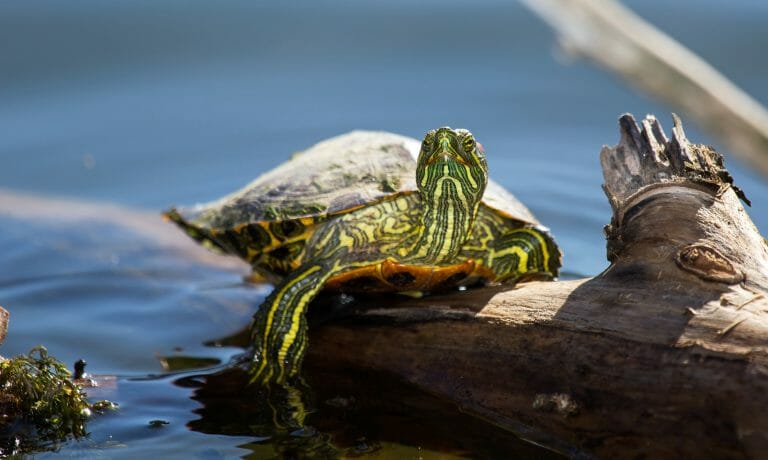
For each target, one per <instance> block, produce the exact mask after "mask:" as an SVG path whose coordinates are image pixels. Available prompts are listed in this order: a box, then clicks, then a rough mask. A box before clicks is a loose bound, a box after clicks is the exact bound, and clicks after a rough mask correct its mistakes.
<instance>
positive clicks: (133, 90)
mask: <svg viewBox="0 0 768 460" xmlns="http://www.w3.org/2000/svg"><path fill="white" fill-rule="evenodd" d="M629 5H630V6H632V7H633V8H635V10H636V11H638V12H639V13H640V14H641V15H643V16H644V17H646V18H647V19H649V20H651V21H652V22H653V23H655V24H656V25H658V26H659V27H660V28H662V29H663V30H665V31H667V32H668V33H670V34H671V35H673V36H674V37H675V38H677V39H679V40H680V41H682V42H683V43H684V44H686V45H687V46H689V47H690V48H692V49H693V50H694V51H696V52H697V53H699V54H700V55H702V56H703V57H704V58H705V59H707V60H708V61H709V62H711V63H712V64H713V65H714V66H715V67H717V68H718V69H721V70H722V71H723V72H724V73H725V74H726V75H727V76H728V77H729V78H731V79H733V80H734V81H735V82H736V83H737V84H738V85H739V86H741V87H742V88H744V89H745V90H747V92H749V93H750V94H752V95H753V96H754V97H755V98H756V99H758V100H759V101H760V102H762V103H763V104H766V103H768V85H766V84H765V81H766V75H768V60H766V59H765V52H764V48H765V45H766V43H768V28H766V27H765V22H766V19H768V6H766V5H765V4H762V3H760V2H754V1H747V0H740V1H731V2H715V1H692V0H686V1H678V2H674V3H673V4H670V3H669V2H663V1H642V2H640V1H633V2H629ZM713 32H716V33H713ZM669 111H670V108H669V107H666V106H664V105H663V104H662V103H659V102H656V101H653V100H650V99H649V98H647V97H646V96H644V95H641V94H638V93H635V92H633V91H632V89H630V88H628V87H626V86H625V85H624V84H623V83H622V82H621V81H619V80H617V79H616V78H615V77H613V76H610V75H607V74H605V73H603V72H602V71H600V70H599V69H595V68H593V67H591V66H590V65H589V64H587V63H585V62H583V61H571V60H570V59H569V58H568V57H566V56H563V55H562V54H561V53H560V52H559V51H558V50H557V48H556V47H555V46H554V44H553V38H552V34H551V32H550V31H549V30H548V29H547V28H546V27H545V26H544V25H543V24H542V23H541V22H540V21H539V20H538V19H537V18H536V17H534V16H533V15H532V14H531V13H530V12H528V11H527V10H526V9H524V8H523V7H522V6H521V5H519V4H517V3H515V2H511V1H501V0H479V1H457V0H451V1H441V2H438V1H435V0H429V1H421V2H407V1H403V0H395V1H393V0H390V1H387V2H383V1H381V2H365V3H361V2H352V1H343V2H329V1H314V2H309V1H301V2H291V3H288V2H247V1H235V2H228V3H226V4H222V3H219V2H217V3H211V2H202V1H192V2H181V1H176V0H171V1H166V2H154V1H135V2H121V3H118V2H98V1H82V0H72V1H68V2H57V1H37V2H22V1H10V2H9V1H6V2H2V3H0V187H2V188H5V189H10V190H13V191H16V192H24V193H32V194H37V195H43V196H47V197H56V198H62V197H66V198H71V199H77V200H87V201H98V202H105V203H115V204H119V205H122V206H126V207H130V208H135V209H139V210H144V211H151V212H156V211H159V210H161V209H163V208H165V207H167V206H168V205H171V204H190V203H194V202H197V201H207V200H210V199H213V198H217V197H219V196H221V195H223V194H225V193H228V192H230V191H232V190H234V189H236V188H238V187H240V186H242V185H243V184H245V183H247V182H248V181H249V180H251V179H252V178H254V177H255V176H257V175H258V174H260V173H261V172H264V171H266V170H268V169H270V168H272V167H273V166H275V165H277V164H279V163H281V162H283V161H285V160H286V159H287V158H288V156H289V155H290V154H291V153H292V152H295V151H297V150H300V149H303V148H305V147H307V146H309V145H311V144H313V143H315V142H317V141H319V140H322V139H324V138H327V137H331V136H334V135H337V134H340V133H344V132H347V131H349V130H352V129H377V130H388V131H393V132H397V133H401V134H406V135H411V136H413V137H417V138H420V137H421V136H422V135H423V133H424V132H425V131H427V130H428V129H431V128H434V127H437V126H442V125H450V126H453V127H465V128H468V129H471V130H472V131H473V133H474V134H475V136H476V137H477V138H478V140H480V142H482V143H483V144H484V146H485V148H486V153H487V155H488V161H489V165H490V170H491V176H492V177H493V178H494V179H495V180H496V181H497V182H499V183H501V184H502V185H504V186H505V187H506V188H508V189H509V190H511V191H512V192H513V193H515V194H516V195H517V196H518V197H519V198H520V199H521V200H522V201H523V202H524V203H526V204H527V205H528V206H529V207H530V209H531V210H532V211H533V212H534V213H535V214H536V215H537V216H538V218H539V219H540V220H541V221H542V222H544V223H545V224H546V225H548V226H549V227H550V228H551V229H552V231H553V233H554V234H555V235H556V237H557V239H558V241H559V242H560V244H561V245H562V248H563V250H564V252H565V264H564V277H567V278H572V277H581V276H591V275H594V274H596V273H599V272H600V271H601V270H602V269H603V268H605V266H606V260H605V256H604V254H605V251H604V239H603V236H602V226H603V225H604V224H605V223H607V222H608V220H609V218H610V209H609V207H608V204H607V202H606V200H605V198H604V196H603V194H602V191H601V189H600V184H601V183H602V175H601V171H600V168H599V162H598V152H599V150H600V148H601V146H602V145H603V144H614V143H616V141H617V139H618V134H617V123H616V120H617V117H618V116H619V115H620V114H621V113H624V112H632V113H634V114H635V115H636V116H637V117H641V116H643V115H644V114H646V113H654V114H656V115H657V116H658V117H659V118H660V119H661V120H663V123H664V124H665V126H669V125H670V124H671V119H670V117H669V115H668V114H669ZM683 118H684V121H685V116H683ZM686 130H687V133H688V137H689V138H690V139H693V140H694V141H697V142H703V143H709V144H715V145H717V144H716V143H715V142H714V141H713V140H712V139H710V138H709V137H707V135H706V134H704V133H702V132H700V131H698V130H697V129H696V126H694V125H693V123H692V122H690V121H689V122H687V124H686ZM719 150H720V151H721V152H724V150H723V149H722V148H720V149H719ZM724 153H725V154H726V161H727V164H728V166H729V167H730V170H731V172H732V173H733V176H734V177H735V179H736V183H737V184H738V185H739V186H740V187H741V188H742V189H744V190H745V191H746V193H747V196H748V197H749V198H750V199H751V200H752V202H753V207H752V208H751V209H750V213H751V216H752V218H753V220H754V221H755V223H756V224H757V226H758V228H760V229H761V230H762V231H763V232H765V231H766V229H768V186H767V185H766V180H765V179H764V178H762V177H759V176H758V175H756V174H755V173H753V172H751V171H749V169H748V168H746V167H745V166H744V165H743V164H741V163H739V162H738V161H737V160H735V159H734V158H733V157H731V156H730V155H728V152H724ZM2 197H3V195H0V199H3V198H2ZM0 207H2V206H0ZM0 218H2V223H3V225H2V226H1V227H0V304H2V305H3V306H5V307H6V308H7V309H8V310H10V312H11V318H12V320H11V327H10V333H9V337H8V339H7V340H6V342H5V344H4V345H3V346H2V348H0V352H1V353H2V354H3V355H5V356H13V355H16V354H19V353H23V352H26V351H27V350H28V349H29V348H30V347H32V346H34V345H37V344H40V343H42V344H45V345H46V346H47V347H48V348H49V350H50V351H51V353H52V354H53V355H55V356H57V357H59V358H60V359H62V360H64V361H65V362H68V363H71V362H74V361H75V360H76V359H78V358H80V357H85V358H86V359H87V360H88V362H89V368H88V370H89V371H91V372H93V373H98V374H113V375H117V376H118V385H117V389H116V390H114V392H113V393H111V394H110V395H109V397H110V399H114V400H116V401H117V402H119V403H120V406H121V409H120V411H119V413H118V414H113V415H109V416H105V417H99V418H95V419H94V420H93V422H92V423H91V424H90V425H89V430H90V431H91V433H92V434H91V437H90V438H89V439H88V440H85V441H82V442H79V443H75V442H73V443H68V444H66V445H64V446H62V448H61V450H60V451H59V452H58V454H54V455H62V456H73V457H82V456H103V457H125V458H136V457H140V456H155V457H168V458H170V457H179V458H190V457H194V458H222V457H232V456H248V455H252V458H263V457H272V456H279V455H282V454H280V449H281V447H280V446H282V444H280V443H278V442H270V441H262V442H257V441H259V439H257V438H255V437H254V436H248V435H244V434H243V433H242V430H243V429H244V428H243V427H247V426H248V424H247V421H242V420H240V421H232V420H228V421H227V420H226V419H222V420H221V423H218V424H216V423H211V418H210V416H208V418H207V419H206V416H205V415H203V416H201V415H200V412H201V404H205V407H206V408H208V407H211V406H210V405H209V404H210V401H208V402H203V403H201V401H200V397H199V395H198V393H194V392H195V391H196V388H197V386H196V383H195V382H197V380H196V378H195V371H190V370H185V371H183V372H182V373H171V372H169V371H168V370H167V369H168V367H163V365H162V363H163V362H165V363H168V362H169V361H168V360H167V359H164V357H165V358H167V357H169V356H175V357H177V358H178V357H180V356H191V357H196V358H198V361H195V362H194V363H193V364H189V363H187V364H179V361H180V360H178V359H177V360H175V361H174V360H171V362H174V363H176V364H177V365H178V367H174V366H171V368H176V369H178V368H184V369H186V368H188V367H190V366H191V367H194V366H198V365H212V364H213V363H226V362H227V361H228V360H230V359H231V358H232V357H233V356H235V355H237V354H238V353H240V352H241V351H242V349H241V348H239V347H237V346H229V345H228V346H211V345H210V344H211V343H212V342H216V340H217V339H220V338H222V337H227V336H229V335H232V334H235V333H237V332H238V331H240V330H241V329H242V328H243V327H245V326H246V325H247V323H248V320H249V318H250V316H251V314H252V313H253V311H254V309H255V306H256V305H258V303H259V302H260V301H261V300H262V299H263V297H264V296H265V295H266V293H268V292H269V289H270V288H269V287H268V286H248V285H244V284H243V283H241V282H240V273H239V272H238V270H237V269H221V270H207V269H205V268H204V267H202V266H201V267H195V266H189V267H180V266H179V265H178V264H177V263H173V262H169V260H172V258H171V255H169V254H167V253H164V252H163V251H162V250H158V251H150V250H148V248H149V247H151V245H150V244H149V243H147V242H146V241H145V242H144V243H142V240H141V239H137V238H136V236H135V235H132V234H130V233H125V232H121V231H116V230H115V229H114V228H113V227H110V226H109V225H104V224H98V225H97V224H94V225H84V224H83V223H78V224H71V225H70V224H67V223H66V222H64V223H62V222H61V221H60V220H59V221H56V222H53V223H51V222H45V221H43V220H39V219H28V218H22V217H11V216H5V215H3V216H0ZM179 238H183V236H182V235H181V234H179ZM166 256H167V257H166ZM361 379H362V380H361V381H365V378H363V377H361ZM366 385H367V383H366ZM392 386H393V387H396V385H395V384H392ZM326 390H327V389H326ZM326 390H323V389H319V390H318V392H319V393H321V394H322V393H323V391H326ZM328 391H329V392H330V393H329V392H326V394H327V395H329V394H331V393H332V391H330V390H328ZM348 391H349V392H354V391H361V390H360V388H357V389H355V388H350V389H348ZM412 391H413V390H410V389H407V388H404V389H401V390H398V393H397V394H407V395H410V396H409V397H410V398H412V399H413V400H419V401H425V402H424V403H423V404H422V406H423V407H420V410H417V409H414V408H413V405H411V406H407V407H410V409H409V410H407V411H406V410H404V409H403V407H404V406H402V405H398V404H400V403H397V402H394V401H391V400H389V401H388V400H387V399H386V397H383V399H380V400H376V404H373V403H371V404H368V405H367V406H365V405H364V404H363V406H365V407H361V408H360V410H359V412H358V413H357V415H356V417H357V418H355V419H354V420H356V421H355V422H354V423H352V424H351V425H344V426H342V427H339V426H336V427H335V428H332V427H331V428H328V424H329V423H330V422H328V421H329V420H333V419H334V417H337V416H339V414H338V413H335V412H333V410H332V409H327V408H326V409H321V410H319V412H318V414H317V415H316V419H315V425H317V426H324V427H326V428H327V429H328V431H329V432H332V433H335V434H336V435H337V436H336V437H337V438H338V437H339V436H340V435H338V433H339V432H342V431H343V430H349V427H350V426H353V427H355V428H356V429H358V431H359V432H360V433H361V434H360V435H359V438H360V439H364V441H360V443H362V444H366V443H367V444H366V445H367V446H368V447H371V446H374V445H375V446H377V448H376V449H374V450H375V451H376V453H375V454H371V455H374V456H376V457H377V458H443V456H445V455H449V454H448V453H450V455H456V456H469V457H486V458H493V457H498V456H502V455H503V454H504V453H507V454H508V453H509V452H517V453H518V455H519V456H523V457H525V456H540V455H543V454H544V453H543V452H542V451H538V450H533V449H532V448H531V447H529V446H527V445H525V444H523V443H520V442H517V441H516V440H514V439H513V438H512V437H511V436H510V435H508V434H505V433H503V432H500V430H498V429H496V428H493V427H491V426H486V425H483V424H482V422H480V421H478V420H475V419H472V418H470V417H469V416H465V415H461V414H460V413H458V411H456V410H455V409H453V408H451V407H450V405H446V404H445V403H443V402H441V401H437V400H433V399H434V398H430V397H427V396H424V395H420V396H415V395H413V394H412ZM409 392H411V393H409ZM363 394H365V393H363ZM193 395H194V396H195V398H196V399H191V397H192V396H193ZM369 396H370V395H369ZM329 397H332V395H331V396H329ZM361 397H362V396H361ZM228 414H230V415H231V414H232V413H228ZM436 419H437V420H444V421H445V422H444V423H438V422H436V421H435V420H436ZM152 420H163V421H167V422H168V424H167V425H165V424H163V425H162V426H158V427H155V428H151V427H150V424H149V422H150V421H152ZM196 420H198V421H199V420H202V421H199V422H195V421H196ZM214 420H215V419H214ZM230 422H231V424H232V426H229V425H227V423H230ZM392 424H399V425H400V426H402V427H403V429H402V430H400V431H398V430H394V429H393V428H392V426H391V425H392ZM331 425H332V424H331ZM408 427H418V428H419V429H418V430H413V429H411V430H410V431H409V429H408ZM414 432H417V433H418V435H414V434H413V433H414ZM406 433H411V435H410V436H408V435H406ZM376 434H378V435H379V436H378V437H377V435H376ZM486 440H488V441H487V442H481V441H486ZM473 441H474V442H473ZM349 444H350V445H351V446H352V447H349V448H355V445H356V444H355V442H354V439H353V442H350V443H349ZM489 445H490V446H491V447H488V446H489ZM364 447H365V446H363V447H360V446H358V447H357V448H359V450H360V452H364V451H366V449H365V448H364ZM516 449H519V450H516ZM285 455H288V454H285Z"/></svg>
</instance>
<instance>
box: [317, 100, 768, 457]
mask: <svg viewBox="0 0 768 460" xmlns="http://www.w3.org/2000/svg"><path fill="white" fill-rule="evenodd" d="M620 131H621V140H620V142H619V144H618V145H617V146H615V147H606V148H604V149H603V150H602V152H601V154H600V157H601V162H602V166H603V171H604V175H605V185H604V189H605V192H606V195H607V196H608V199H609V201H610V203H611V206H612V208H613V217H612V219H611V223H610V224H609V225H608V226H606V237H607V240H608V244H607V252H608V254H607V255H608V259H609V260H610V262H611V265H610V267H609V268H608V269H607V270H605V272H603V273H601V274H600V275H598V276H596V277H595V278H592V279H584V280H577V281H564V282H554V283H543V282H537V283H526V284H522V285H518V286H516V287H515V288H513V289H511V290H510V289H503V290H501V289H496V290H490V289H481V290H469V291H467V292H465V293H463V294H461V295H450V296H442V297H431V298H426V299H424V300H421V301H418V302H414V301H413V300H407V301H406V300H403V301H400V302H398V303H397V304H394V305H391V304H390V305H389V306H388V307H387V308H377V307H376V306H375V304H373V303H372V304H371V305H370V306H369V308H361V309H360V311H359V312H358V313H357V314H356V315H354V316H353V317H350V318H347V319H345V320H342V321H333V322H329V323H326V324H324V325H323V326H321V327H315V328H313V329H312V332H311V338H310V340H311V346H310V352H309V353H310V354H309V358H308V361H309V362H311V363H312V365H313V366H318V365H319V366H326V367H327V366H338V367H348V366H354V367H363V368H372V369H376V370H380V371H385V372H388V373H391V374H394V375H396V376H397V377H399V378H401V379H403V380H404V381H406V382H409V383H411V384H413V385H415V386H417V387H419V388H422V389H425V390H427V391H429V392H431V393H433V394H437V395H441V396H443V397H445V398H448V399H450V400H452V401H455V403H456V404H457V405H458V406H459V407H460V408H461V409H462V410H464V411H467V412H470V413H474V414H477V415H479V416H482V417H484V418H486V419H489V420H491V421H494V422H496V423H498V424H500V425H504V426H507V427H510V428H512V429H516V430H517V431H518V432H519V433H520V434H521V435H522V436H524V437H528V438H530V439H532V440H534V441H537V442H540V443H543V444H547V445H550V446H553V447H555V448H557V449H558V450H561V451H564V452H566V453H570V454H573V453H574V452H582V453H586V454H588V455H596V456H597V457H601V458H621V457H632V458H676V457H682V458H704V457H706V458H745V457H746V458H766V457H767V456H768V413H766V408H768V301H767V300H766V298H765V295H766V293H767V292H768V279H766V276H767V275H768V251H767V250H766V243H765V241H764V240H763V238H762V237H761V236H760V234H759V233H758V231H757V229H756V228H755V226H754V224H753V223H752V222H751V220H750V219H749V217H748V215H747V213H746V212H745V210H744V208H743V207H742V204H741V202H740V198H742V199H746V198H745V197H744V195H743V193H742V192H741V191H740V190H739V189H738V188H736V187H735V186H734V185H733V183H732V179H731V177H730V175H729V174H728V173H727V171H726V170H725V169H724V168H723V164H722V158H721V157H720V155H719V154H717V153H716V152H714V151H713V150H712V149H711V148H708V147H706V146H702V145H697V144H692V143H690V142H689V141H688V140H687V139H686V137H685V134H684V132H683V128H682V126H681V124H680V122H679V120H678V119H677V118H676V117H675V126H674V128H673V129H672V135H671V138H670V139H668V138H667V136H666V135H665V134H664V132H663V130H662V128H661V126H660V124H659V123H658V122H657V121H656V120H655V119H654V118H652V117H648V118H646V119H645V120H644V121H643V122H642V124H641V126H640V127H638V126H637V124H636V122H635V120H634V119H633V118H632V117H631V116H630V115H625V116H623V117H622V118H621V119H620ZM544 433H546V434H544ZM553 438H554V439H553Z"/></svg>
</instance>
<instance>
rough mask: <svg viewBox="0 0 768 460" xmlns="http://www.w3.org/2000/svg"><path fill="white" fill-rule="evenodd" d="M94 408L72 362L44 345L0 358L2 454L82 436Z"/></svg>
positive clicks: (25, 450) (24, 450)
mask: <svg viewBox="0 0 768 460" xmlns="http://www.w3.org/2000/svg"><path fill="white" fill-rule="evenodd" d="M90 413H91V409H90V405H89V404H88V402H87V401H86V395H85V393H84V392H83V391H82V389H81V388H80V387H79V386H78V385H77V384H75V383H74V382H73V381H72V380H71V375H70V372H69V370H68V369H67V367H66V366H65V365H64V364H63V363H61V362H60V361H58V360H57V359H56V358H53V357H51V356H49V355H48V351H47V350H46V349H45V348H44V347H35V348H33V349H32V350H31V351H30V352H29V353H28V354H26V355H19V356H16V357H15V358H11V359H6V360H4V361H2V362H0V456H5V455H9V454H16V453H20V452H29V451H35V450H41V449H42V450H45V449H46V446H48V448H55V445H56V444H57V443H58V442H60V441H62V440H65V439H67V438H69V437H74V438H79V437H82V436H84V435H85V434H86V431H85V421H86V419H87V418H88V416H89V415H90Z"/></svg>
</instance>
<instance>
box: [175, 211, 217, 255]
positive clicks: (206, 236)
mask: <svg viewBox="0 0 768 460" xmlns="http://www.w3.org/2000/svg"><path fill="white" fill-rule="evenodd" d="M163 218H164V219H165V220H169V221H171V222H173V223H174V224H176V225H178V226H179V227H180V228H181V229H182V230H184V233H186V234H187V235H189V237H190V238H192V239H193V240H195V241H197V242H198V243H200V244H201V245H203V246H204V247H206V248H208V249H212V250H214V251H217V252H225V253H228V252H231V251H230V249H229V248H227V247H225V246H224V245H223V244H221V243H220V242H219V241H217V240H216V239H215V238H214V237H213V235H212V234H211V232H210V231H208V230H206V229H204V228H202V227H200V226H198V225H195V224H192V223H190V222H189V221H187V220H186V219H184V217H182V215H181V213H179V211H178V210H177V209H176V208H171V209H169V210H167V211H165V212H164V213H163Z"/></svg>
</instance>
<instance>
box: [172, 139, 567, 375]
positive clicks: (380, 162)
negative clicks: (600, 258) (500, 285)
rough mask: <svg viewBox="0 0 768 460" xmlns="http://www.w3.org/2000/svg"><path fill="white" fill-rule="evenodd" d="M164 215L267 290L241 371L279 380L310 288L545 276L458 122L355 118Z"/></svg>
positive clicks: (545, 247) (294, 355) (363, 288)
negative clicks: (376, 128)
mask: <svg viewBox="0 0 768 460" xmlns="http://www.w3.org/2000/svg"><path fill="white" fill-rule="evenodd" d="M165 216H166V217H167V218H168V219H169V220H171V221H173V222H175V223H176V224H178V225H179V226H180V227H181V228H182V229H183V230H184V231H185V232H186V233H187V234H188V235H189V236H190V237H192V238H194V239H195V240H197V241H199V242H201V243H202V244H204V245H205V246H207V247H209V248H211V249H214V250H218V251H221V252H225V253H229V254H234V255H237V256H239V257H241V258H243V259H244V260H246V261H247V262H248V263H250V264H251V266H252V267H253V280H255V281H268V282H271V283H274V284H275V289H274V291H272V293H271V294H270V295H269V296H268V297H267V299H266V300H265V301H264V303H263V304H262V305H261V307H260V308H259V310H258V311H257V313H256V314H255V316H254V320H253V323H252V326H251V331H252V343H253V348H254V353H253V362H252V365H251V381H252V382H253V383H258V384H268V383H273V382H274V383H285V382H286V381H287V380H288V379H291V378H293V377H295V376H297V375H298V373H299V370H300V368H301V363H302V359H303V357H304V355H305V352H306V348H307V320H306V315H305V313H306V309H307V307H308V305H309V304H310V302H311V301H312V299H313V298H314V297H315V296H316V295H317V294H318V293H319V292H320V291H321V290H322V289H328V290H334V291H339V292H350V293H355V292H409V293H413V292H432V291H439V290H446V289H451V288H456V287H457V286H469V285H475V284H488V283H497V282H502V281H509V282H518V281H521V280H528V279H554V278H555V277H556V276H557V274H558V270H559V268H560V260H561V254H560V250H559V249H558V247H557V245H556V243H555V241H554V240H553V238H552V237H551V235H550V234H549V232H548V231H547V229H546V228H544V227H542V226H541V225H540V224H539V222H538V221H537V220H536V218H535V217H534V216H533V215H532V214H531V213H530V211H528V209H526V208H525V206H523V205H522V204H521V203H520V202H519V201H517V199H515V198H514V197H513V196H512V195H511V194H510V193H509V192H507V191H506V190H504V189H503V188H502V187H501V186H499V185H498V184H496V183H494V182H493V181H490V180H489V179H488V167H487V164H486V159H485V154H484V151H483V148H482V146H481V145H480V144H479V143H478V142H476V141H475V138H474V137H473V135H472V134H471V133H470V132H469V131H467V130H463V129H456V130H454V129H451V128H448V127H443V128H438V129H435V130H432V131H429V132H428V133H427V134H426V136H425V137H424V140H423V141H422V142H421V144H419V143H418V141H416V140H414V139H410V138H407V137H403V136H399V135H395V134H390V133H383V132H363V131H355V132H352V133H349V134H346V135H342V136H339V137H336V138H333V139H330V140H327V141H324V142H321V143H319V144H317V145H315V146H313V147H311V148H310V149H308V150H307V151H305V152H302V153H300V154H297V155H294V156H293V157H292V158H291V159H290V160H289V161H287V162H286V163H284V164H283V165H281V166H279V167H277V168H276V169H274V170H272V171H270V172H268V173H266V174H264V175H262V176H261V177H259V178H257V179H256V180H255V181H253V182H252V183H251V184H249V185H247V186H246V187H244V188H243V189H241V190H239V191H237V192H235V193H233V194H231V195H228V196H226V197H224V198H222V199H220V200H217V201H215V202H212V203H208V204H204V205H198V206H195V207H192V208H188V209H176V208H172V209H170V210H169V211H167V212H166V213H165Z"/></svg>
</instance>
